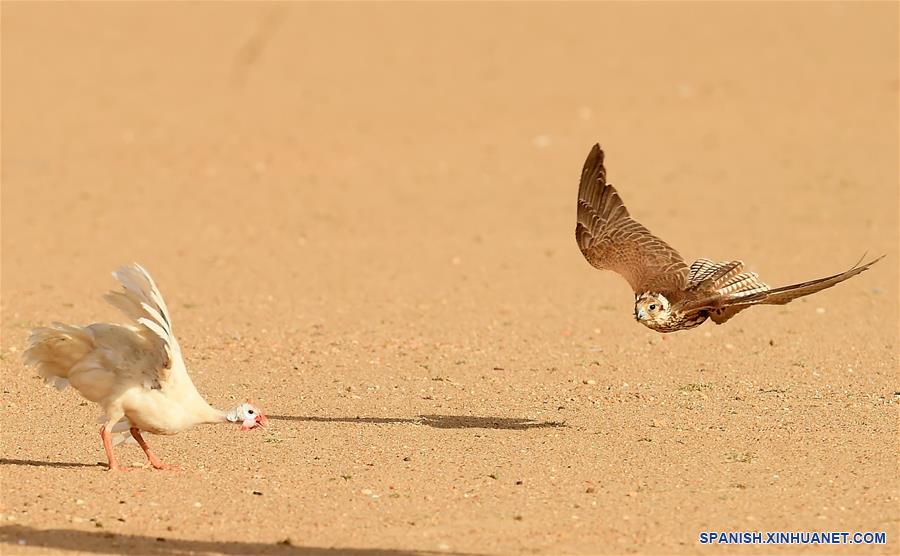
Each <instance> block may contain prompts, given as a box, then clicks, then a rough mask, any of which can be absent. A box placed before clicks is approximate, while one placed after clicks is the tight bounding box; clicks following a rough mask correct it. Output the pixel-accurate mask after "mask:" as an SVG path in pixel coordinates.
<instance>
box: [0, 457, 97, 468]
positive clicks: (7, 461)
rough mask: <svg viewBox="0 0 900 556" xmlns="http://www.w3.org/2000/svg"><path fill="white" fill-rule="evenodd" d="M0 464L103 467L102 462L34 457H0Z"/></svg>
mask: <svg viewBox="0 0 900 556" xmlns="http://www.w3.org/2000/svg"><path fill="white" fill-rule="evenodd" d="M0 465H27V466H29V467H72V468H78V467H104V466H105V465H106V464H103V463H76V462H68V461H40V460H36V459H7V458H0Z"/></svg>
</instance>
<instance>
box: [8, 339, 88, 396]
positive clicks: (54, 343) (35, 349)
mask: <svg viewBox="0 0 900 556" xmlns="http://www.w3.org/2000/svg"><path fill="white" fill-rule="evenodd" d="M92 351H94V339H93V337H92V336H91V334H90V332H89V331H88V330H86V329H84V328H81V327H78V326H69V325H68V324H62V323H58V322H55V323H53V324H52V325H51V326H49V327H41V328H35V329H34V330H32V331H31V335H29V336H28V345H27V346H26V348H25V352H24V354H23V357H24V359H25V363H26V364H28V365H34V366H35V367H36V368H37V372H38V375H40V376H41V378H43V379H44V381H45V382H46V383H47V384H48V385H53V386H56V388H58V389H59V390H62V389H64V388H65V387H66V386H68V385H69V380H68V378H69V371H71V370H72V367H74V366H75V364H76V363H78V362H79V361H81V360H82V359H83V358H84V357H86V356H87V355H88V354H90V353H91V352H92Z"/></svg>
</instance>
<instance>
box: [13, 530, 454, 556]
mask: <svg viewBox="0 0 900 556" xmlns="http://www.w3.org/2000/svg"><path fill="white" fill-rule="evenodd" d="M3 544H5V545H10V547H12V548H10V547H7V549H6V550H0V552H2V553H4V554H10V553H13V550H14V549H15V548H16V547H22V548H24V547H26V546H27V547H31V548H34V547H41V548H47V549H52V550H73V551H74V550H77V551H81V552H92V553H95V554H150V555H167V556H178V555H188V554H226V555H230V554H241V555H244V554H262V555H266V556H337V555H340V554H346V555H347V556H430V555H437V554H461V553H448V552H440V553H438V552H430V551H425V552H419V551H415V550H392V549H380V548H318V547H311V546H294V545H292V544H290V543H288V542H287V541H282V542H280V543H271V544H270V543H254V542H224V541H192V540H183V539H168V538H163V537H158V538H157V537H144V536H141V535H117V534H114V533H108V532H95V531H79V530H77V529H34V528H32V527H23V526H21V525H6V526H2V527H0V545H3Z"/></svg>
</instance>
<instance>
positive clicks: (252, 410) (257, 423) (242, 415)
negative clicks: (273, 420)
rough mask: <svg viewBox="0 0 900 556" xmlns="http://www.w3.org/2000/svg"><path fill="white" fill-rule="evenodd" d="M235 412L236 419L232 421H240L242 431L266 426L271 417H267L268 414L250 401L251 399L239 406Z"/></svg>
mask: <svg viewBox="0 0 900 556" xmlns="http://www.w3.org/2000/svg"><path fill="white" fill-rule="evenodd" d="M233 414H234V419H233V420H232V421H233V422H235V423H240V424H241V430H242V431H249V430H253V429H256V428H259V427H265V426H266V424H268V422H269V419H268V418H266V414H265V413H263V412H262V410H260V409H259V408H257V407H256V406H254V405H253V404H252V403H250V400H247V402H246V403H242V404H241V405H239V406H237V407H236V408H235V409H234V411H233Z"/></svg>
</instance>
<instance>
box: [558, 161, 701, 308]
mask: <svg viewBox="0 0 900 556" xmlns="http://www.w3.org/2000/svg"><path fill="white" fill-rule="evenodd" d="M575 239H576V241H578V247H579V248H580V249H581V252H582V254H584V258H585V259H587V261H588V262H589V263H591V264H592V265H594V266H595V267H597V268H599V269H601V270H612V271H614V272H618V273H619V274H621V275H622V276H623V277H624V278H625V279H626V280H628V283H629V284H630V285H631V288H632V289H633V290H634V292H635V293H643V292H647V291H651V292H655V293H662V294H664V295H666V296H667V297H670V296H674V297H678V295H679V293H680V292H681V291H682V290H683V289H684V287H685V286H686V285H687V278H688V268H687V265H686V264H685V263H684V259H682V258H681V255H679V254H678V251H676V250H675V249H673V248H672V247H670V246H669V245H668V244H667V243H666V242H664V241H663V240H661V239H659V238H658V237H656V236H655V235H653V234H651V233H650V232H649V231H648V230H647V228H645V227H643V226H641V225H640V224H639V223H637V222H636V221H634V220H633V219H632V218H631V216H629V214H628V210H627V209H626V208H625V205H624V204H623V203H622V200H621V199H620V198H619V194H618V193H617V192H616V190H615V189H614V188H613V187H612V186H611V185H609V184H608V183H606V169H605V168H604V167H603V150H602V149H600V145H594V148H593V149H591V152H590V154H589V155H588V157H587V160H586V161H585V163H584V169H583V170H582V171H581V186H580V187H579V188H578V223H577V224H576V226H575ZM670 300H672V299H671V297H670Z"/></svg>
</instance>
